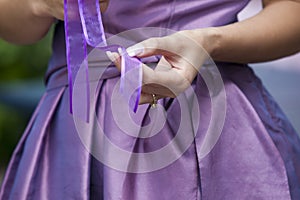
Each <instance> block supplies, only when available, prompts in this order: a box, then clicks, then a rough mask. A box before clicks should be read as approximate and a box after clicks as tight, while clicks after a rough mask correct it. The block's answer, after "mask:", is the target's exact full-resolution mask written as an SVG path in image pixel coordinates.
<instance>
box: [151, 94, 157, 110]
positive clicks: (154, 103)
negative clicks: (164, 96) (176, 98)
mask: <svg viewBox="0 0 300 200" xmlns="http://www.w3.org/2000/svg"><path fill="white" fill-rule="evenodd" d="M152 98H153V100H152V103H151V108H156V106H157V98H156V95H155V94H152Z"/></svg>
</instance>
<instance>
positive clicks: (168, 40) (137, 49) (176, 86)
mask: <svg viewBox="0 0 300 200" xmlns="http://www.w3.org/2000/svg"><path fill="white" fill-rule="evenodd" d="M210 32H211V30H210V29H203V30H198V31H197V32H194V31H180V32H177V33H175V34H172V35H170V36H166V37H161V38H150V39H147V40H145V41H143V42H141V43H138V44H136V45H134V46H132V47H129V48H128V49H127V52H128V54H129V55H130V56H132V57H133V56H136V57H139V58H143V57H149V56H153V55H161V56H162V57H161V59H160V61H159V63H158V64H157V66H156V67H155V69H152V68H150V67H148V66H147V65H145V64H143V87H142V95H141V98H140V104H144V103H152V102H153V96H152V94H155V95H156V97H157V98H158V99H159V98H164V97H172V98H174V97H176V96H177V95H178V94H180V93H181V92H183V91H184V90H185V89H187V88H188V87H189V86H190V85H191V83H192V81H193V80H194V78H195V77H196V75H197V73H198V71H199V69H200V67H201V66H202V64H203V63H204V62H205V60H206V58H207V57H208V53H207V52H206V51H208V50H209V43H210V40H209V36H210V34H209V33H210ZM195 38H197V41H196V40H195ZM108 56H109V57H110V58H111V60H113V61H114V62H115V64H116V66H117V68H118V69H119V70H121V69H120V59H119V55H118V54H116V53H111V52H108Z"/></svg>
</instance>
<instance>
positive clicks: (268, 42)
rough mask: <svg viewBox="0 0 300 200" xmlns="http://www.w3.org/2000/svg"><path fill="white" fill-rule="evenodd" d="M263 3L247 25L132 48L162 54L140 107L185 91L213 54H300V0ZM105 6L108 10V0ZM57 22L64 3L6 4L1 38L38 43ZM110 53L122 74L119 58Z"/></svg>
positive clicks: (231, 57) (235, 57)
mask: <svg viewBox="0 0 300 200" xmlns="http://www.w3.org/2000/svg"><path fill="white" fill-rule="evenodd" d="M263 4H264V9H263V10H262V11H261V12H260V13H259V14H257V15H256V16H254V17H252V18H250V19H248V20H245V21H242V22H237V23H234V24H230V25H227V26H222V27H215V28H205V29H195V30H185V31H179V32H177V33H176V34H173V35H170V36H167V37H161V38H150V39H148V40H145V41H143V42H141V43H139V44H136V45H134V46H132V47H130V48H129V49H127V51H128V53H130V55H132V56H137V57H147V56H151V55H162V59H161V60H160V62H159V63H158V65H157V67H156V68H155V69H154V70H152V69H151V68H149V67H148V66H146V65H143V82H144V86H143V88H142V96H141V100H140V104H144V103H152V101H153V97H152V94H156V95H157V98H164V97H175V96H177V95H178V94H179V93H180V92H182V91H184V90H185V89H186V88H187V87H188V86H189V85H190V83H191V81H192V80H193V79H194V78H195V76H196V75H197V71H198V70H199V68H200V67H201V65H202V64H203V62H204V61H205V59H206V58H207V56H208V55H209V56H211V57H212V58H213V59H214V60H217V61H225V62H237V63H252V62H262V61H268V60H273V59H276V58H280V57H283V56H287V55H291V54H294V53H296V52H298V51H299V50H300V37H299V35H300V24H299V22H298V19H300V12H299V11H300V0H263ZM100 5H101V10H102V11H104V10H105V9H106V7H107V5H108V1H102V2H101V4H100ZM55 18H58V19H63V1H62V0H23V1H22V3H19V2H17V1H16V0H0V37H1V38H3V39H5V40H7V41H10V42H12V43H16V44H31V43H34V42H36V41H38V40H40V39H41V38H43V37H44V35H45V34H46V33H47V31H48V30H49V28H50V26H51V25H52V23H53V21H54V19H55ZM8 19H9V20H8ZM195 52H197V53H195ZM107 54H108V56H109V57H110V58H111V60H113V61H114V62H115V64H116V66H117V67H118V68H119V69H120V59H119V54H118V53H111V52H108V53H107Z"/></svg>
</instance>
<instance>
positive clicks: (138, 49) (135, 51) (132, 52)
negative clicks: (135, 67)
mask: <svg viewBox="0 0 300 200" xmlns="http://www.w3.org/2000/svg"><path fill="white" fill-rule="evenodd" d="M126 51H127V53H128V55H129V56H131V57H134V56H138V55H139V54H142V53H143V52H144V47H143V46H142V45H141V44H137V45H133V46H131V47H128V48H127V49H126Z"/></svg>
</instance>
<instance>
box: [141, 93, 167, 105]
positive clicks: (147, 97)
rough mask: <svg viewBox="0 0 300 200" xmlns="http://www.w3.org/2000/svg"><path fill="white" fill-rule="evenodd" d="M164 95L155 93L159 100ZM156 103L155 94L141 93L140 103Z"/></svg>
mask: <svg viewBox="0 0 300 200" xmlns="http://www.w3.org/2000/svg"><path fill="white" fill-rule="evenodd" d="M161 98H162V96H160V95H156V94H155V99H156V100H159V99H161ZM152 103H154V99H153V94H147V93H141V96H140V101H139V104H140V105H141V104H152Z"/></svg>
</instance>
